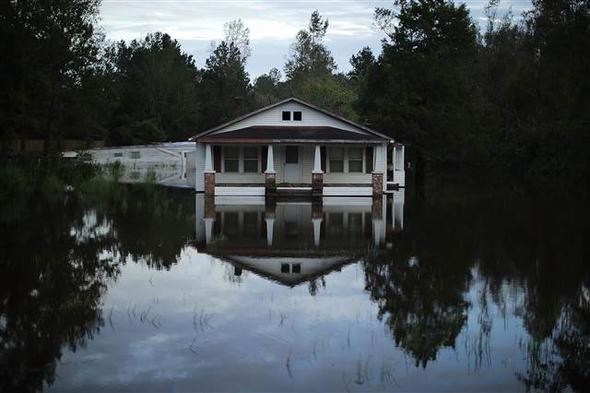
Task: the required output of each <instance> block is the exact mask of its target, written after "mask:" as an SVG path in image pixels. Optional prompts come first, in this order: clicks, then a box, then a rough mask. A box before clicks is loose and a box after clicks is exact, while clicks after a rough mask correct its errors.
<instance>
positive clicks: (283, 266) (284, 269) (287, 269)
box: [281, 263, 290, 273]
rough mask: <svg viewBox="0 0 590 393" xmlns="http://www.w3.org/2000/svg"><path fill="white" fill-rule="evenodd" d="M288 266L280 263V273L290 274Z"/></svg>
mask: <svg viewBox="0 0 590 393" xmlns="http://www.w3.org/2000/svg"><path fill="white" fill-rule="evenodd" d="M289 268H290V266H289V264H288V263H281V273H290V269H289Z"/></svg>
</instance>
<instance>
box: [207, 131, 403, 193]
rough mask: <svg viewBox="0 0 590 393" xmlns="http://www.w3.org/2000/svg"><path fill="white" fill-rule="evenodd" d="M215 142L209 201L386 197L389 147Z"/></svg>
mask: <svg viewBox="0 0 590 393" xmlns="http://www.w3.org/2000/svg"><path fill="white" fill-rule="evenodd" d="M211 142H213V141H211ZM215 142H216V143H204V144H203V149H204V150H205V152H204V153H205V154H204V157H205V163H204V164H205V165H204V172H203V173H204V191H205V194H206V195H255V196H262V195H264V196H280V195H289V196H296V195H297V196H298V195H303V196H309V195H311V196H372V195H381V194H382V193H383V192H385V191H386V186H385V183H384V179H383V178H384V176H386V174H387V172H388V171H387V162H390V161H389V160H388V159H387V151H388V149H387V144H383V143H378V142H375V141H358V142H352V141H346V142H344V141H340V142H331V143H329V142H328V141H322V142H311V143H310V142H307V143H303V142H301V141H299V142H298V143H296V142H294V141H286V142H283V143H277V142H274V141H273V142H274V143H268V144H260V143H252V142H250V141H249V142H250V143H244V141H240V142H242V143H236V142H237V141H231V140H228V141H223V143H220V142H221V141H219V140H217V141H215ZM392 180H393V179H392Z"/></svg>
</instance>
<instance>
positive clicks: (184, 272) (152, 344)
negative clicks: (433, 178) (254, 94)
mask: <svg viewBox="0 0 590 393" xmlns="http://www.w3.org/2000/svg"><path fill="white" fill-rule="evenodd" d="M201 198H202V195H199V194H197V195H195V194H194V192H193V191H192V190H190V189H175V188H163V187H159V186H155V185H145V184H133V185H117V186H115V187H112V188H110V189H108V190H105V191H104V192H102V193H93V194H79V193H75V192H74V193H70V194H67V195H66V196H63V197H59V198H51V197H49V196H35V197H32V198H28V199H23V200H18V201H12V202H11V203H4V204H3V206H2V215H1V217H2V223H1V231H2V236H1V239H2V240H1V241H2V245H1V248H0V249H1V250H2V251H1V253H2V254H1V263H0V284H1V285H0V300H1V301H0V344H1V346H0V360H1V363H2V367H1V368H0V369H1V371H0V373H1V375H0V381H1V389H0V390H2V391H10V390H20V391H22V390H26V389H32V390H35V389H38V390H44V391H85V392H91V391H123V390H135V391H164V390H166V391H169V390H177V391H195V390H199V391H235V390H245V391H291V390H292V391H327V390H329V391H384V390H401V391H441V390H463V391H466V390H469V391H474V390H477V391H515V390H525V389H533V390H534V389H539V390H547V389H555V390H560V389H562V388H565V387H566V386H570V387H572V388H573V389H574V390H581V389H583V386H585V384H586V383H587V382H588V369H589V367H588V366H589V363H588V360H589V357H588V340H589V335H588V329H589V325H588V315H589V314H588V313H589V310H590V296H589V290H590V281H589V277H590V270H589V267H588V264H587V260H586V258H587V257H588V245H587V241H586V238H585V235H586V234H587V233H588V223H587V221H585V220H583V217H584V213H585V212H586V208H585V206H583V205H580V204H577V203H576V202H571V201H566V200H565V199H563V198H560V199H555V198H541V197H539V196H532V195H529V194H527V193H525V192H519V193H515V192H510V193H508V192H499V191H496V192H493V191H489V190H486V191H485V192H484V191H482V190H477V189H475V190H474V189H472V188H459V187H454V186H450V185H447V186H445V187H444V188H441V189H437V191H436V192H430V193H428V194H427V195H426V197H424V198H420V199H418V198H416V197H415V196H414V194H413V192H412V191H411V190H408V191H406V193H405V195H404V196H403V198H401V199H400V195H399V194H398V195H397V198H398V199H395V197H394V199H393V200H391V197H390V198H389V199H387V200H386V201H385V203H384V205H383V206H382V210H381V211H377V213H381V215H379V214H376V211H375V207H374V206H373V203H374V202H373V201H371V199H370V198H369V199H362V198H361V199H360V200H353V201H351V200H347V199H346V198H344V199H340V200H338V199H337V200H336V202H334V201H325V203H324V204H323V205H322V206H321V207H319V211H318V207H317V205H313V204H312V203H311V202H307V201H298V202H297V203H292V202H288V201H287V202H284V201H277V203H276V206H274V207H272V208H271V209H270V210H271V211H272V212H273V213H272V215H269V214H268V212H269V207H268V206H265V205H264V204H262V205H260V204H259V203H257V202H255V201H251V200H250V201H247V200H243V199H242V200H238V201H236V200H232V199H231V198H230V199H229V200H227V199H226V200H225V201H221V202H220V201H218V202H219V203H217V204H215V205H214V206H207V207H205V209H204V210H203V205H202V203H203V201H202V200H201ZM207 209H208V210H207ZM211 209H213V210H211ZM400 209H401V214H400ZM312 212H313V213H312ZM312 216H313V217H315V219H320V221H318V222H319V224H318V225H316V226H314V222H313V219H312ZM207 217H211V218H207ZM269 218H272V226H269V222H270V221H269ZM208 219H209V220H211V221H209V222H210V223H211V225H210V227H209V228H208V227H207V225H205V224H204V223H207V220H208ZM316 227H317V228H318V229H319V233H318V236H317V238H316V237H315V236H314V235H315V232H314V230H316ZM269 228H270V229H269ZM207 231H209V232H207ZM269 231H270V232H269ZM269 233H271V234H272V236H270V240H269ZM376 234H377V235H378V236H376Z"/></svg>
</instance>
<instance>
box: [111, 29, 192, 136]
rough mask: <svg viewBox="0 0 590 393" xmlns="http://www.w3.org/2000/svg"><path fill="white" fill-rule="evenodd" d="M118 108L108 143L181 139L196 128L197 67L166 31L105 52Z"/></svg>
mask: <svg viewBox="0 0 590 393" xmlns="http://www.w3.org/2000/svg"><path fill="white" fill-rule="evenodd" d="M107 57H108V58H109V61H110V66H111V68H112V69H113V76H114V77H113V82H112V83H111V87H112V89H111V94H112V101H113V102H115V103H116V104H115V109H114V113H113V118H112V124H111V129H110V132H109V134H108V139H109V142H110V143H111V144H113V145H127V144H137V143H146V142H156V141H162V140H165V139H172V140H183V139H187V138H188V137H189V136H191V135H193V134H194V133H195V131H196V129H197V127H198V119H199V113H198V108H199V107H198V102H197V101H198V95H197V94H198V86H197V82H198V79H199V71H198V70H197V67H196V65H195V61H194V59H193V58H192V56H189V55H187V54H186V53H184V52H182V50H181V49H180V44H179V43H178V41H176V40H173V39H172V38H171V37H170V36H169V35H168V34H163V33H154V34H148V35H147V36H146V37H145V39H143V40H140V41H138V40H133V41H132V42H131V43H130V44H126V43H125V42H124V41H121V42H119V43H117V44H116V45H114V46H112V47H110V48H109V49H108V51H107Z"/></svg>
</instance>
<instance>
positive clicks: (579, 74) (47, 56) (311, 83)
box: [0, 0, 590, 189]
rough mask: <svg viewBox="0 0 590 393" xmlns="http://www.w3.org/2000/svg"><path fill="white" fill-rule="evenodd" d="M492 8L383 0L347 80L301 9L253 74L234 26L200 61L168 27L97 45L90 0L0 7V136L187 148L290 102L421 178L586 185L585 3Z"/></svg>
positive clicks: (589, 33) (588, 17) (589, 97)
mask: <svg viewBox="0 0 590 393" xmlns="http://www.w3.org/2000/svg"><path fill="white" fill-rule="evenodd" d="M498 3H499V0H491V1H490V3H489V4H488V5H487V7H486V8H485V12H486V17H487V18H486V19H487V21H488V22H487V25H486V26H483V27H480V26H479V25H478V24H477V23H476V22H475V21H474V19H473V17H472V16H471V14H470V12H469V10H468V8H467V7H466V6H465V5H464V4H461V5H457V4H454V3H453V2H452V1H448V0H394V1H392V6H391V7H390V8H377V9H376V10H375V24H376V25H377V26H378V27H379V28H380V29H381V30H382V31H383V33H384V37H385V38H384V39H383V40H382V48H381V49H382V50H381V52H380V53H379V54H378V55H375V54H373V53H372V51H371V49H370V48H368V47H365V48H362V49H361V50H360V51H359V52H358V53H356V54H355V55H353V56H352V57H351V59H350V63H351V65H352V70H351V71H350V72H348V73H344V72H339V71H338V68H337V65H336V63H335V61H334V59H333V57H332V55H331V53H330V50H329V49H328V47H327V45H326V43H325V40H324V39H325V35H326V32H327V30H328V28H329V23H328V20H327V19H325V18H323V17H322V16H321V15H320V14H319V12H317V11H314V12H313V13H312V14H311V17H310V20H309V24H308V26H307V27H306V28H304V29H302V30H301V31H299V32H298V33H297V35H296V37H295V40H294V42H293V44H292V45H291V48H290V52H289V55H288V58H287V61H286V63H285V64H284V66H283V67H282V68H283V69H282V72H281V71H279V70H278V69H277V68H271V69H270V70H269V72H268V73H266V74H263V75H261V76H259V77H257V78H255V79H251V78H250V76H249V74H248V73H247V72H246V64H247V61H248V58H249V56H250V55H251V50H250V45H249V30H248V28H247V27H246V26H245V25H244V23H243V22H242V21H241V20H235V21H231V22H228V23H227V24H226V25H225V29H224V30H225V37H224V39H223V40H222V41H221V42H219V43H216V44H215V45H213V46H212V50H211V53H210V54H209V57H208V58H207V59H206V61H205V66H204V67H202V68H200V67H198V66H197V64H196V62H195V59H194V58H193V56H191V55H189V54H187V53H185V52H184V51H183V50H182V48H181V46H180V44H179V42H178V41H176V40H175V39H174V38H172V37H170V36H169V35H168V34H166V33H162V32H155V33H151V34H148V35H147V36H146V37H144V38H142V39H137V40H133V41H131V42H125V41H120V42H115V43H112V42H108V41H106V40H105V38H104V36H103V34H102V33H101V30H100V28H99V27H98V22H97V18H98V15H99V6H100V0H73V1H58V0H54V1H41V2H39V1H33V0H25V1H8V2H4V3H2V5H0V34H2V36H3V40H2V41H0V51H1V52H0V53H2V54H3V56H2V60H0V86H1V91H2V93H0V128H1V129H2V140H3V142H6V141H14V140H19V139H21V140H22V139H25V138H38V139H46V140H48V141H51V142H54V144H55V145H56V147H59V141H60V140H62V139H65V138H72V139H88V140H91V139H104V140H106V142H107V143H108V144H112V145H124V144H136V143H149V142H156V141H164V140H166V141H167V140H171V141H176V140H186V139H187V138H188V137H189V136H191V135H194V134H195V133H197V132H199V131H203V130H205V129H207V128H210V127H212V126H214V125H217V124H219V123H222V122H224V121H227V120H229V119H231V118H234V117H236V116H238V115H240V114H243V113H246V112H248V111H251V110H254V109H256V108H259V107H262V106H265V105H268V104H270V103H274V102H277V101H279V100H281V99H284V98H286V97H290V96H297V97H299V98H301V99H303V100H306V101H309V102H311V103H314V104H317V105H319V106H322V107H325V108H326V109H328V110H331V111H334V112H336V113H338V114H341V115H344V116H346V117H349V118H351V119H352V120H356V121H358V122H360V123H362V124H365V125H368V126H370V127H372V128H374V129H377V130H379V131H381V132H384V133H386V134H388V135H391V136H392V137H394V138H395V139H396V140H399V141H401V142H403V143H406V144H407V145H408V146H409V147H410V149H411V151H412V152H413V158H412V160H413V161H414V162H415V166H416V168H417V169H418V171H417V172H418V173H426V172H427V171H426V169H428V168H440V167H478V168H479V167H485V168H495V169H500V170H502V171H505V172H509V173H518V174H522V175H528V176H530V177H531V178H535V179H538V180H541V181H545V182H547V183H551V182H554V181H555V180H556V179H557V180H560V181H566V182H567V183H569V184H575V185H579V186H581V187H582V188H583V189H587V185H588V183H589V180H588V179H590V169H589V168H590V162H589V159H588V157H589V156H590V155H588V154H587V150H588V147H589V146H590V138H589V136H588V135H589V134H588V129H590V124H589V123H590V121H589V120H590V119H589V116H590V102H589V101H590V94H589V87H590V86H589V77H588V71H590V57H589V56H588V55H587V54H588V53H590V39H589V38H590V28H589V26H590V1H588V0H551V1H550V0H533V1H532V8H531V9H530V10H529V11H527V12H525V13H524V14H523V15H522V16H521V17H520V18H515V17H514V16H513V15H512V14H511V13H510V12H508V13H506V14H504V15H501V14H500V13H499V12H498V8H499V7H498V5H499V4H498ZM3 146H5V147H4V152H5V153H6V146H7V144H6V143H3Z"/></svg>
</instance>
